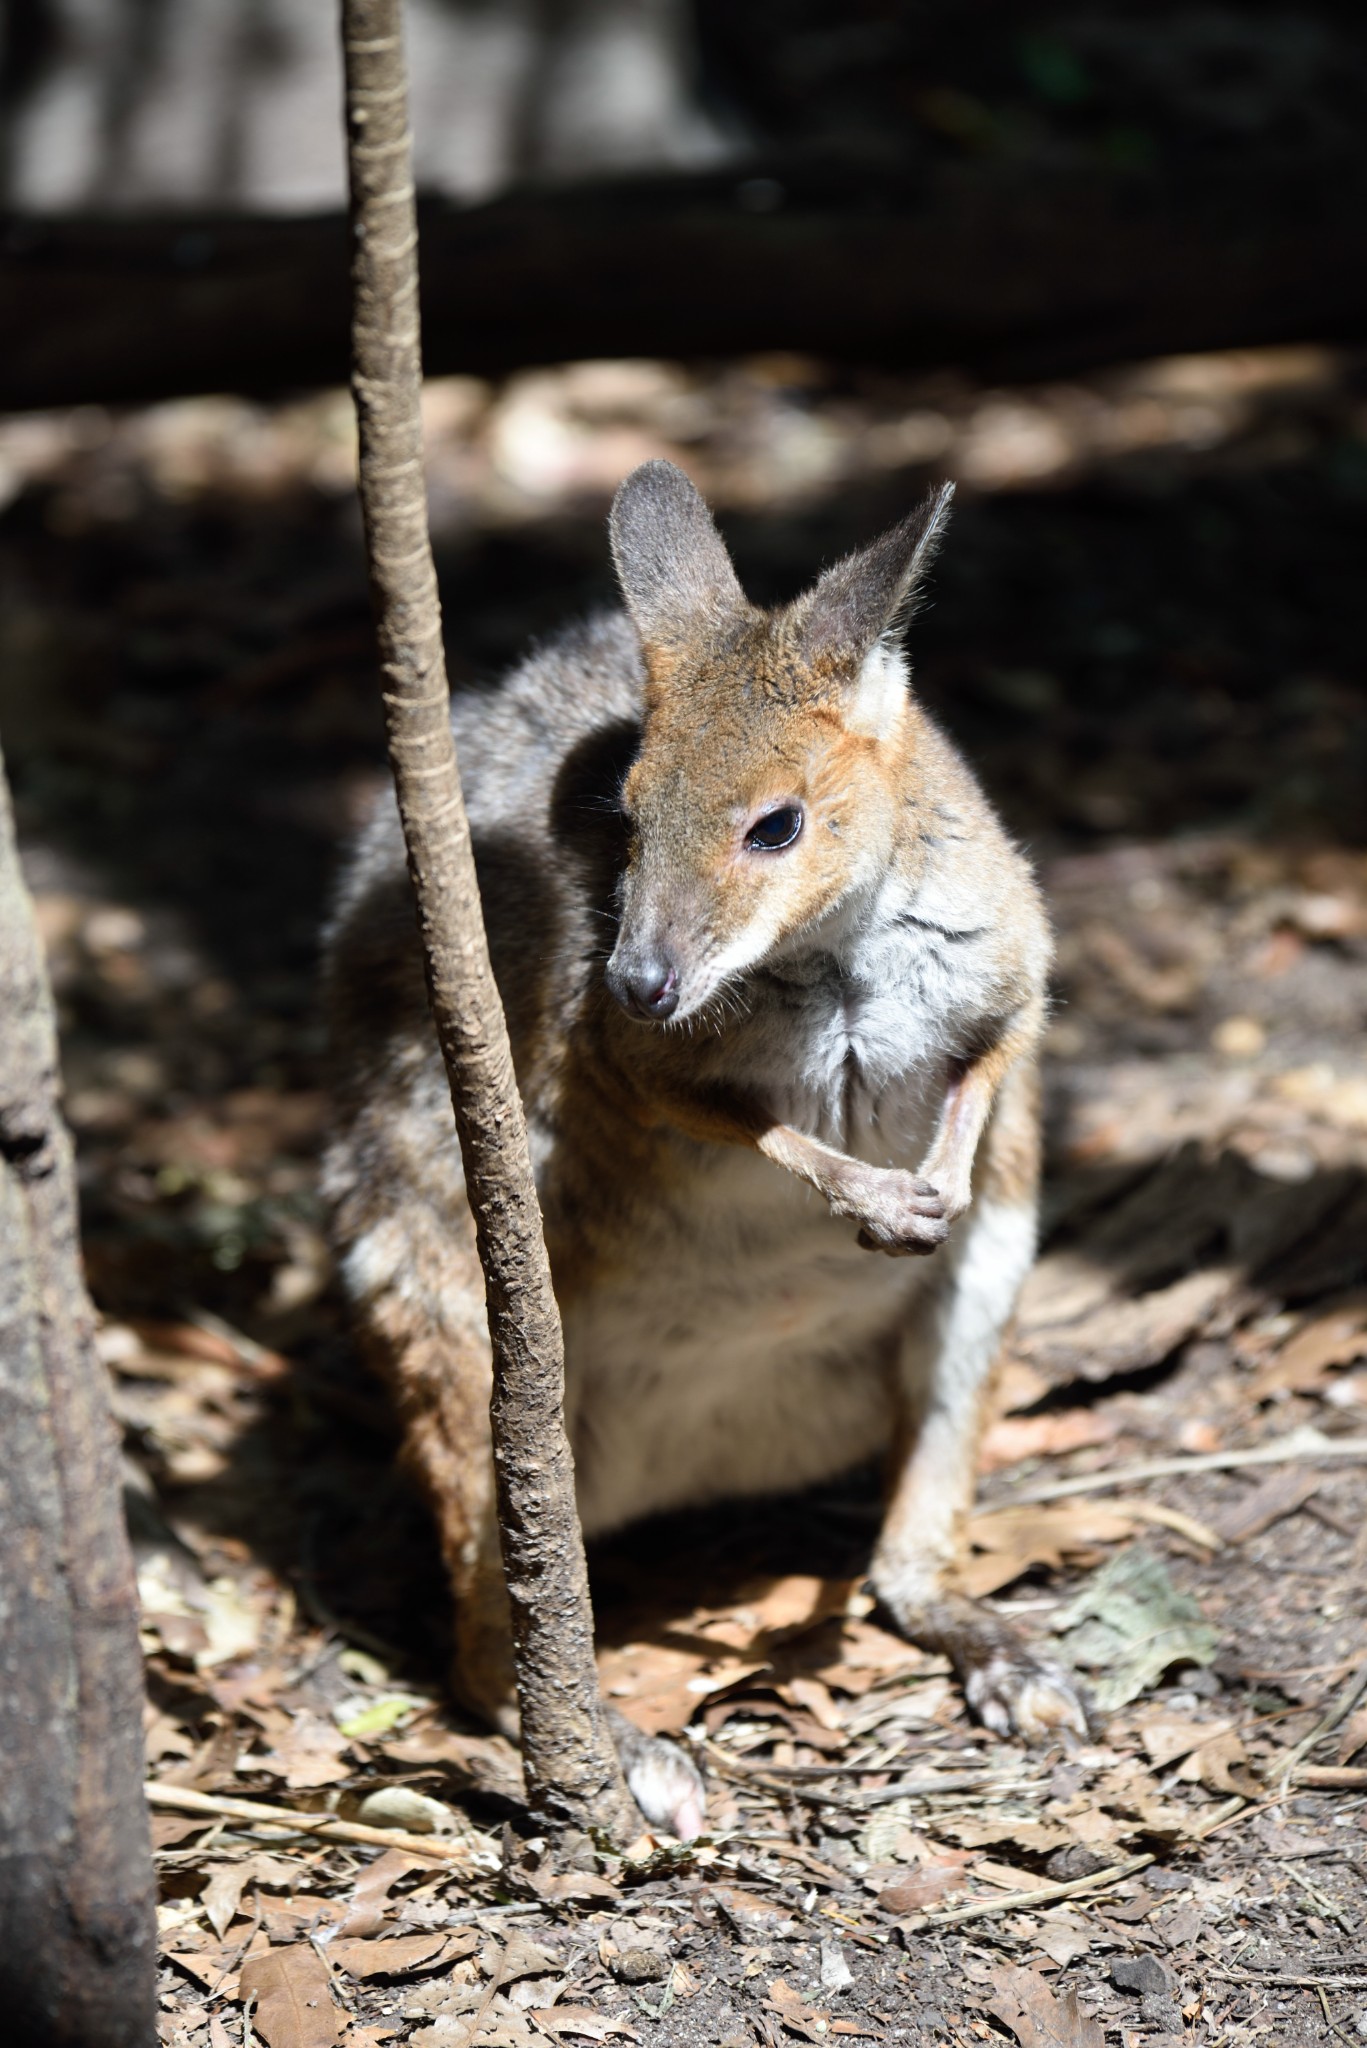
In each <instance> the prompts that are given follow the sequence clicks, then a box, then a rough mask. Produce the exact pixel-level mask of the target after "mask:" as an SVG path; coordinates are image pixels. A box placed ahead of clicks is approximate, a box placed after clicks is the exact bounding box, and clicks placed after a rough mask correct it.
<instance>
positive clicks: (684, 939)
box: [607, 462, 952, 1022]
mask: <svg viewBox="0 0 1367 2048" xmlns="http://www.w3.org/2000/svg"><path fill="white" fill-rule="evenodd" d="M951 494H952V486H950V485H948V484H946V485H944V486H943V487H942V488H941V489H940V490H939V491H936V492H933V493H932V494H931V496H930V497H929V498H928V499H927V500H926V502H925V503H924V504H923V505H922V506H921V507H920V508H919V509H918V510H917V511H915V512H913V513H912V514H911V516H910V517H909V518H907V519H904V520H903V521H902V523H901V525H900V526H895V527H894V528H893V529H892V531H891V532H890V533H886V534H884V535H883V537H882V539H881V540H876V541H875V542H874V543H873V545H872V546H871V547H868V548H865V549H864V550H863V551H862V552H861V553H859V554H856V555H851V556H850V557H849V558H848V559H847V560H846V561H843V562H839V563H837V564H836V566H835V567H834V568H832V569H828V570H827V571H826V573H825V575H824V576H822V577H821V579H820V581H819V582H818V583H817V584H816V585H815V586H814V587H813V588H812V589H811V590H809V591H808V592H807V593H806V594H805V595H804V596H803V597H800V598H798V599H797V600H796V601H795V602H794V603H792V604H790V605H786V606H784V607H783V608H782V609H780V610H777V611H773V612H764V611H760V610H759V609H758V608H757V607H756V606H754V605H752V604H751V603H750V602H749V601H748V600H747V598H746V596H745V593H744V591H743V590H742V589H741V587H740V584H739V583H738V581H737V580H736V572H735V570H734V569H733V568H732V566H731V558H730V556H729V555H728V554H727V552H726V549H725V547H724V546H723V544H722V540H721V537H720V535H719V534H718V532H717V529H716V527H715V526H714V525H713V524H712V518H711V514H710V513H709V512H708V509H707V507H706V505H705V504H704V503H703V501H702V499H701V498H700V497H699V495H698V493H697V491H696V490H694V488H693V486H692V484H691V483H690V482H689V481H688V479H687V477H686V476H684V475H683V473H682V472H681V471H680V470H677V469H675V468H674V466H673V465H672V463H668V462H647V463H644V464H643V465H642V466H641V468H640V469H637V470H633V472H632V474H631V475H630V476H629V477H628V478H627V479H626V482H625V483H624V484H623V485H622V487H621V489H620V490H619V491H618V493H617V497H616V499H615V501H614V503H613V507H612V519H611V535H612V552H613V557H614V559H615V561H616V564H617V574H618V577H619V579H620V581H621V586H622V593H623V596H624V597H625V599H626V604H627V609H628V611H629V612H630V614H631V617H632V620H633V621H634V623H635V626H636V630H637V632H638V633H639V635H640V639H641V647H642V651H643V653H644V656H645V665H646V678H647V680H646V715H645V725H644V730H643V734H642V740H641V748H640V752H639V754H638V756H637V758H636V760H635V762H634V764H633V766H632V768H631V770H630V772H629V774H628V776H627V779H626V782H625V784H624V786H623V792H622V796H623V803H624V806H625V809H626V812H627V817H628V820H629V824H630V855H629V859H628V865H627V871H626V875H625V878H624V881H623V885H622V899H621V924H620V928H619V932H618V937H617V944H616V946H615V948H614V950H613V954H612V957H611V959H610V960H609V962H608V968H607V981H608V986H609V988H610V989H611V991H612V993H613V995H614V996H616V997H617V999H618V1001H619V1002H620V1003H622V1004H623V1006H624V1007H625V1008H626V1009H628V1010H630V1011H631V1012H632V1013H633V1014H634V1015H636V1016H639V1017H646V1018H654V1019H664V1018H671V1017H672V1018H675V1019H677V1020H678V1021H680V1022H682V1021H683V1020H684V1019H686V1018H687V1017H689V1016H690V1015H692V1014H693V1013H695V1012H696V1011H698V1010H699V1009H701V1008H702V1006H703V1005H704V1004H705V1003H706V1002H707V1001H708V999H709V998H710V997H711V996H712V995H714V994H715V993H716V992H717V990H718V989H719V988H720V987H721V986H722V984H723V983H724V982H726V981H729V980H731V979H732V978H734V977H735V976H736V975H738V974H742V973H744V972H745V970H746V969H748V968H752V967H755V966H758V965H759V964H760V963H761V962H763V961H765V960H767V959H770V958H772V957H773V956H775V955H776V954H778V953H779V952H780V951H781V949H782V948H783V947H784V946H785V944H786V943H787V942H789V941H791V940H793V939H794V938H795V937H796V936H797V935H798V934H800V933H802V932H803V931H805V930H810V929H811V928H812V927H813V926H814V925H816V924H817V923H819V922H820V921H821V920H823V919H825V918H828V917H829V916H831V914H832V913H835V912H837V911H839V909H840V908H841V907H842V906H843V905H846V904H850V903H852V902H857V901H858V899H859V898H860V897H861V896H862V895H863V894H864V893H865V892H867V891H868V890H869V889H871V888H872V887H873V886H874V885H875V883H876V881H877V880H878V878H879V877H880V876H881V875H882V874H883V873H884V872H885V870H886V867H887V863H888V859H889V856H890V853H891V849H892V844H893V838H894V834H895V831H896V829H897V823H898V818H897V812H898V806H899V802H900V797H899V792H898V783H899V779H900V776H901V773H902V769H903V764H904V760H905V750H906V747H907V744H908V734H909V719H910V714H909V708H908V684H907V671H906V666H905V663H904V660H903V657H902V654H901V650H900V645H899V639H900V628H901V627H902V625H903V624H904V622H905V619H906V615H907V612H908V609H909V607H910V603H911V599H912V596H913V593H914V591H915V589H916V585H917V583H918V581H919V580H920V577H921V575H922V574H923V572H924V570H925V568H926V566H927V564H928V562H929V560H930V557H931V554H932V552H933V550H934V546H935V542H936V539H937V536H938V534H939V532H940V529H941V528H942V527H943V525H944V522H945V519H946V517H947V514H948V509H949V500H950V496H951Z"/></svg>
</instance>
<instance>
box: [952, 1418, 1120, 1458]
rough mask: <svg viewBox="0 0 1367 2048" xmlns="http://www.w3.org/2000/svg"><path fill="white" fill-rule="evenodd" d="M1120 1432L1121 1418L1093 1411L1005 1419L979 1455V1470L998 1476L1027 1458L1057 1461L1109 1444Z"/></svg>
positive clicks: (992, 1430) (994, 1428)
mask: <svg viewBox="0 0 1367 2048" xmlns="http://www.w3.org/2000/svg"><path fill="white" fill-rule="evenodd" d="M1119 1428H1120V1423H1119V1418H1118V1417H1116V1416H1114V1415H1100V1414H1098V1413H1097V1412H1096V1410H1095V1409H1092V1408H1065V1409H1063V1410H1061V1411H1060V1412H1059V1413H1057V1414H1046V1415H1011V1416H1003V1417H1002V1418H1001V1419H1000V1420H999V1421H997V1422H994V1423H993V1424H992V1426H991V1428H990V1429H989V1430H988V1431H987V1433H986V1435H985V1436H984V1438H983V1440H982V1444H981V1446H980V1448H979V1451H978V1470H979V1471H980V1472H997V1471H1000V1470H1001V1468H1002V1467H1003V1466H1005V1465H1019V1464H1020V1462H1021V1461H1022V1459H1024V1458H1057V1457H1059V1456H1061V1455H1062V1453H1063V1452H1064V1451H1081V1450H1085V1449H1087V1448H1088V1447H1089V1446H1090V1445H1092V1444H1104V1443H1109V1442H1110V1440H1111V1438H1112V1437H1113V1436H1115V1435H1116V1434H1117V1432H1118V1430H1119Z"/></svg>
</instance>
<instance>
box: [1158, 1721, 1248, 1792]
mask: <svg viewBox="0 0 1367 2048" xmlns="http://www.w3.org/2000/svg"><path fill="white" fill-rule="evenodd" d="M1177 1775H1178V1777H1179V1778H1180V1779H1181V1780H1182V1782H1183V1783H1184V1784H1188V1785H1204V1786H1205V1788H1206V1790H1207V1792H1224V1793H1226V1794H1228V1793H1231V1792H1239V1793H1242V1794H1243V1796H1244V1797H1245V1798H1246V1799H1251V1798H1253V1797H1254V1795H1255V1794H1256V1793H1257V1791H1258V1789H1259V1787H1258V1781H1257V1779H1256V1778H1255V1777H1254V1775H1253V1770H1252V1766H1251V1765H1250V1763H1249V1760H1248V1751H1247V1750H1246V1749H1245V1748H1244V1745H1243V1743H1242V1741H1241V1740H1240V1738H1239V1736H1238V1735H1237V1734H1236V1733H1235V1731H1234V1729H1233V1728H1226V1729H1224V1730H1223V1731H1222V1732H1221V1733H1220V1734H1218V1735H1214V1736H1212V1737H1211V1739H1210V1740H1209V1741H1208V1742H1203V1743H1202V1744H1201V1746H1200V1748H1199V1749H1194V1750H1192V1752H1191V1754H1190V1756H1188V1757H1187V1758H1185V1759H1184V1761H1183V1762H1182V1763H1180V1764H1179V1765H1178V1767H1177Z"/></svg>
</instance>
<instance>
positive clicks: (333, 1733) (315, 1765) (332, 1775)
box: [252, 1707, 351, 1792]
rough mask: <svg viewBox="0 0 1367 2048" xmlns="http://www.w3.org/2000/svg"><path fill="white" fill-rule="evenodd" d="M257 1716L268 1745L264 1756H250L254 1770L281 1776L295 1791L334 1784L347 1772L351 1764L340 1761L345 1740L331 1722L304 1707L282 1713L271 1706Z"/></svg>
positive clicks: (349, 1771)
mask: <svg viewBox="0 0 1367 2048" xmlns="http://www.w3.org/2000/svg"><path fill="white" fill-rule="evenodd" d="M260 1719H261V1720H262V1722H263V1724H264V1727H265V1732H266V1735H267V1737H268V1739H269V1740H270V1742H271V1745H272V1747H271V1752H270V1754H269V1755H268V1756H264V1757H253V1759H252V1764H253V1767H254V1768H255V1769H257V1770H262V1771H270V1772H271V1773H272V1775H273V1776H275V1777H279V1778H283V1779H284V1781H285V1783H286V1784H287V1785H288V1786H289V1787H290V1789H291V1791H295V1792H307V1791H314V1790H316V1789H317V1788H318V1787H319V1786H320V1785H336V1784H339V1783H340V1782H341V1780H342V1779H343V1778H346V1777H349V1776H350V1775H351V1765H350V1764H349V1763H344V1762H343V1760H342V1754H343V1751H344V1750H345V1749H346V1748H347V1739H346V1737H345V1735H343V1734H342V1733H341V1731H340V1729H338V1728H337V1727H336V1726H335V1725H334V1723H333V1722H331V1721H325V1720H323V1718H322V1717H321V1715H318V1714H311V1713H309V1712H308V1711H307V1710H304V1711H302V1712H300V1713H298V1714H286V1713H284V1712H282V1711H281V1710H280V1709H279V1708H275V1707H273V1708H267V1709H266V1710H265V1711H264V1712H263V1713H262V1715H261V1716H260Z"/></svg>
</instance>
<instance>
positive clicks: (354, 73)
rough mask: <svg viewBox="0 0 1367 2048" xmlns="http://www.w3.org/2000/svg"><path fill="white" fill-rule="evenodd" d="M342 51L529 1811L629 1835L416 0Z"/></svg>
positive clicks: (379, 555) (360, 340)
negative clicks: (450, 589)
mask: <svg viewBox="0 0 1367 2048" xmlns="http://www.w3.org/2000/svg"><path fill="white" fill-rule="evenodd" d="M342 41H343V55H344V58H345V62H346V81H347V86H346V106H347V154H348V169H349V175H350V183H351V223H352V293H353V311H352V391H353V394H354V396H355V400H356V416H357V421H358V424H359V429H360V458H361V472H360V490H361V510H362V513H363V516H364V520H365V533H366V555H367V564H368V568H369V573H370V585H371V596H372V600H373V603H374V608H375V619H376V628H377V634H378V639H379V644H380V661H381V667H382V670H383V675H384V710H385V724H386V730H387V734H388V740H389V758H390V763H391V765H392V767H393V770H394V783H395V788H396V790H397V793H398V800H399V812H400V816H401V818H402V820H403V830H404V838H405V841H406V843H407V847H408V866H409V872H410V874H411V875H412V878H413V888H414V892H415V894H416V897H417V907H418V924H419V930H420V933H421V938H422V946H423V955H424V961H425V964H426V970H427V987H428V994H429V997H430V1000H431V1005H432V1014H433V1018H434V1019H435V1022H436V1027H437V1036H438V1038H439V1040H440V1042H441V1049H442V1054H443V1057H444V1058H445V1061H446V1071H447V1075H448V1077H449V1080H450V1084H451V1099H452V1102H453V1103H454V1105H455V1113H456V1128H457V1131H458V1133H459V1137H460V1148H461V1156H462V1159H463V1160H464V1164H465V1181H466V1188H467V1191H468V1194H469V1199H470V1208H471V1211H472V1213H473V1216H474V1220H475V1231H476V1237H477V1241H478V1245H479V1256H480V1261H481V1263H482V1265H483V1268H484V1278H485V1286H486V1290H487V1307H488V1317H489V1336H490V1340H491V1342H492V1346H493V1362H494V1384H493V1399H492V1403H491V1409H490V1412H491V1416H492V1422H493V1439H494V1464H495V1470H496V1475H497V1485H498V1512H499V1533H500V1539H501V1542H502V1548H503V1565H504V1573H505V1576H506V1578H507V1582H508V1592H509V1597H510V1600H511V1605H512V1616H513V1654H514V1662H515V1668H516V1673H517V1693H518V1706H519V1710H520V1713H521V1720H522V1751H523V1764H524V1769H525V1774H526V1780H527V1789H528V1796H529V1798H530V1800H531V1801H532V1803H533V1805H535V1806H537V1807H538V1808H540V1809H541V1810H543V1811H545V1812H546V1813H548V1814H549V1815H551V1816H563V1817H565V1818H572V1819H574V1820H576V1821H578V1822H579V1823H580V1824H581V1825H582V1824H585V1823H592V1824H594V1825H596V1826H598V1827H602V1828H604V1829H606V1830H607V1831H608V1832H609V1833H612V1834H617V1835H621V1834H623V1833H628V1834H629V1833H631V1832H633V1831H634V1829H635V1828H636V1827H639V1825H640V1817H639V1815H638V1814H637V1813H636V1810H635V1807H634V1804H633V1802H632V1800H631V1798H630V1795H629V1794H628V1792H627V1790H626V1786H625V1784H624V1782H623V1779H622V1774H621V1770H620V1768H619V1766H618V1762H617V1756H616V1752H615V1750H614V1749H613V1746H612V1740H611V1737H610V1735H609V1734H608V1731H607V1728H606V1725H605V1722H604V1717H603V1711H602V1705H601V1702H600V1699H599V1693H598V1677H597V1672H596V1670H595V1667H594V1661H593V1615H592V1610H591V1608H590V1605H589V1592H588V1573H587V1570H586V1568H585V1564H584V1546H583V1539H582V1537H581V1535H580V1530H579V1518H578V1512H577V1509H576V1506H575V1498H574V1466H573V1461H572V1459H571V1456H570V1447H569V1442H568V1439H567V1437H566V1435H565V1420H564V1411H563V1398H564V1377H565V1374H564V1349H563V1344H562V1339H561V1332H560V1315H559V1311H558V1309H557V1307H556V1302H555V1296H554V1294H553V1292H552V1290H551V1274H550V1263H549V1260H548V1259H547V1256H546V1245H545V1239H544V1237H543V1235H542V1229H541V1212H540V1208H539V1206H538V1203H537V1196H536V1187H535V1184H534V1182H533V1179H532V1168H531V1159H530V1156H529V1154H528V1150H527V1131H526V1123H525V1120H524V1116H523V1110H522V1102H521V1098H520V1097H519V1095H518V1092H517V1083H516V1080H515V1079H514V1075H513V1062H512V1052H511V1049H510V1047H509V1043H508V1030H507V1025H506V1022H505V1020H504V1016H503V1007H502V1004H501V1003H500V1001H499V995H498V990H497V987H496V986H495V983H494V978H493V971H492V969H491V967H490V964H489V949H488V944H487V941H486V939H485V934H484V921H483V917H482V914H481V910H480V900H479V890H478V885H477V883H476V880H475V867H474V859H473V856H472V853H471V848H470V832H469V826H468V824H467V821H466V816H465V806H464V803H463V801H462V798H461V789H460V780H459V775H458V772H457V765H456V749H455V741H454V739H453V737H452V733H451V719H450V692H449V689H448V686H447V681H446V662H445V656H444V653H443V649H442V638H441V610H440V606H439V604H438V600H437V581H436V573H435V570H434V568H433V564H432V550H431V545H430V542H429V539H428V531H427V501H426V495H425V491H424V486H423V470H422V423H421V418H420V414H419V398H420V393H421V383H422V368H421V361H420V355H419V344H418V269H417V221H416V217H415V212H414V204H413V188H412V184H411V182H410V180H411V171H410V162H411V144H410V140H409V134H408V113H407V90H406V78H405V71H404V59H403V45H402V39H401V8H400V0H343V4H342Z"/></svg>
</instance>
